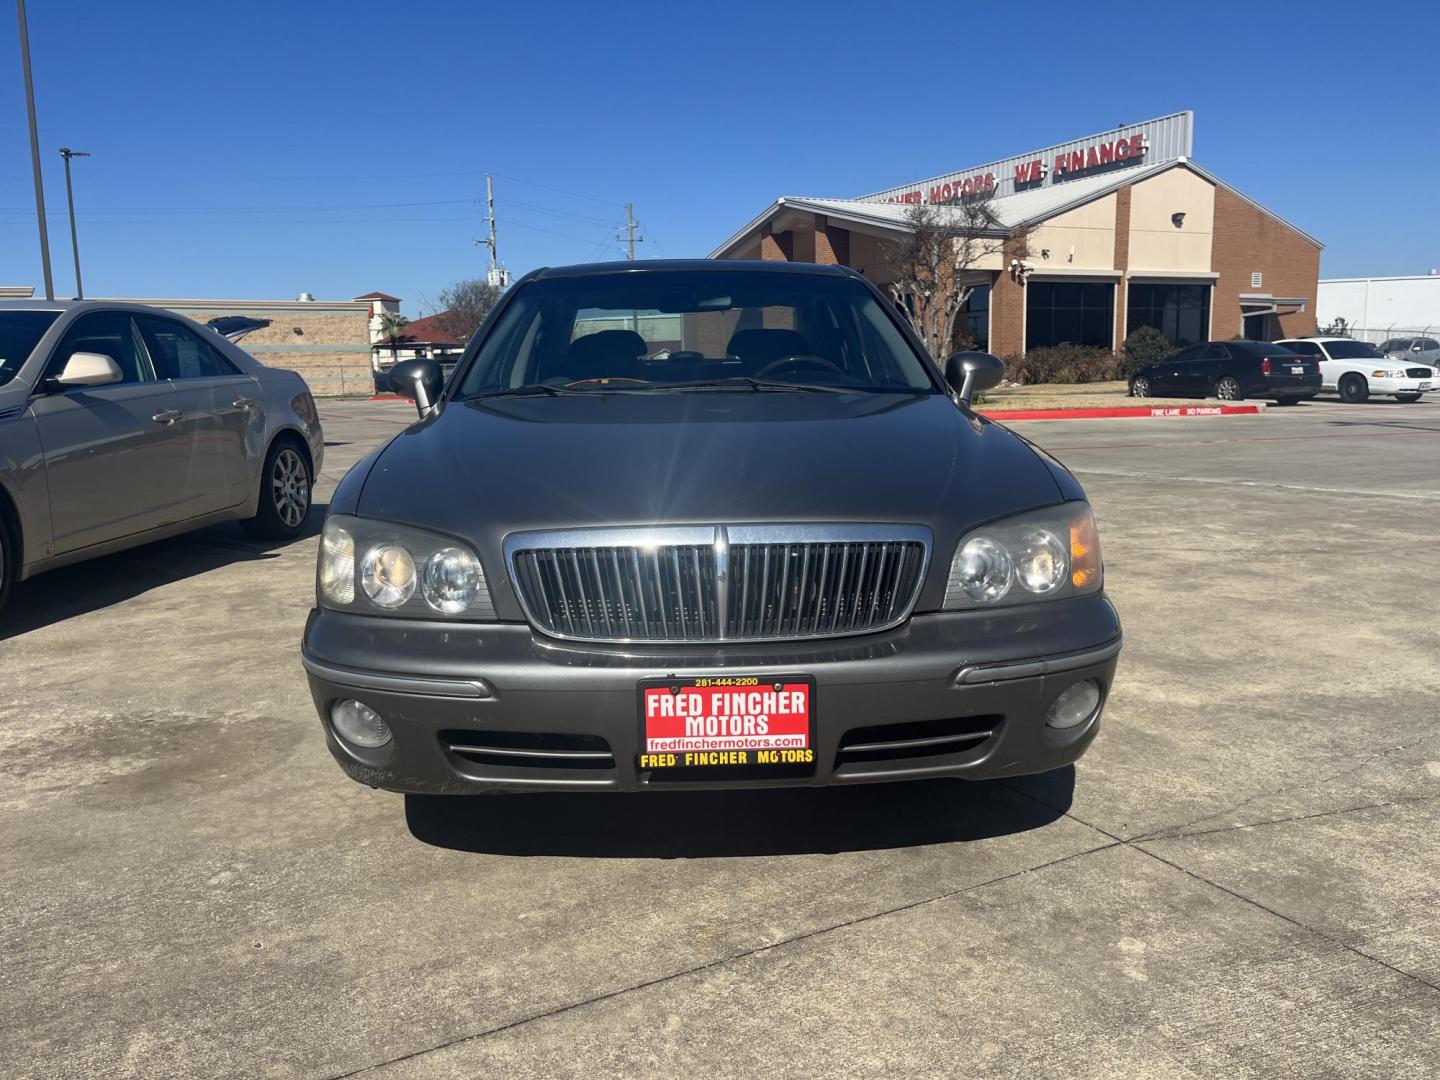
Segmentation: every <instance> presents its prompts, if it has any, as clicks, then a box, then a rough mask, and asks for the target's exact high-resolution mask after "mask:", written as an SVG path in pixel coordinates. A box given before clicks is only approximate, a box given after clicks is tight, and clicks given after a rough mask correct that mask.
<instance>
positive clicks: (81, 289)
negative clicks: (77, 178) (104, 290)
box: [60, 146, 90, 300]
mask: <svg viewBox="0 0 1440 1080" xmlns="http://www.w3.org/2000/svg"><path fill="white" fill-rule="evenodd" d="M60 156H61V157H62V158H64V159H65V202H66V203H67V204H69V206H70V250H71V251H72V252H73V253H74V254H75V299H76V300H84V299H85V286H84V285H83V284H82V283H81V281H80V238H79V236H78V235H77V234H76V232H75V189H74V188H72V187H71V186H70V159H71V158H77V157H89V156H90V155H89V154H87V153H86V152H85V151H84V150H71V149H70V148H69V147H68V146H62V147H60Z"/></svg>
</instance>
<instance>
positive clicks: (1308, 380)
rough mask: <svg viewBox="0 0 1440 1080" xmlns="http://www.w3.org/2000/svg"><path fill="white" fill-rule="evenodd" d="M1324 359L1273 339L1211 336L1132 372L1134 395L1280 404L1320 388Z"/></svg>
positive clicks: (1290, 401) (1312, 394)
mask: <svg viewBox="0 0 1440 1080" xmlns="http://www.w3.org/2000/svg"><path fill="white" fill-rule="evenodd" d="M1320 382H1321V377H1320V365H1319V364H1318V363H1317V362H1316V360H1315V358H1314V357H1313V356H1300V355H1299V354H1298V353H1295V352H1292V351H1291V350H1290V349H1287V348H1285V347H1284V346H1283V345H1272V344H1270V343H1269V342H1268V341H1207V342H1204V343H1202V344H1200V345H1191V346H1190V347H1189V348H1188V349H1182V350H1181V351H1180V352H1178V353H1176V354H1175V355H1174V356H1172V357H1170V359H1168V360H1160V361H1157V362H1156V363H1154V364H1146V365H1145V366H1144V367H1143V368H1141V369H1140V370H1139V371H1137V372H1136V373H1135V374H1134V375H1132V376H1131V377H1130V396H1131V397H1137V398H1144V397H1214V398H1219V399H1220V400H1221V401H1240V400H1241V399H1243V398H1274V399H1275V401H1276V402H1278V403H1279V404H1281V405H1293V404H1295V402H1297V401H1303V400H1305V399H1306V398H1313V397H1314V396H1315V395H1316V394H1318V393H1319V392H1320Z"/></svg>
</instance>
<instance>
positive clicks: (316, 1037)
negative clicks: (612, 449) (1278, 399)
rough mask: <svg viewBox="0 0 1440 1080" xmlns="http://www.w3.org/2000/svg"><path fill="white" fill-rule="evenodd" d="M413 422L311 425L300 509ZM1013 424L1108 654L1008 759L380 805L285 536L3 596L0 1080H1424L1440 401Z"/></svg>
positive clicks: (112, 567)
mask: <svg viewBox="0 0 1440 1080" xmlns="http://www.w3.org/2000/svg"><path fill="white" fill-rule="evenodd" d="M411 415H412V412H411V410H410V407H409V406H408V405H405V404H399V403H371V402H345V403H337V404H331V405H328V406H326V407H325V409H324V419H325V425H326V434H327V438H328V440H329V443H330V446H329V449H328V450H327V462H326V470H325V476H324V481H325V486H324V487H323V488H322V489H321V491H320V492H319V493H318V498H319V500H320V502H322V503H323V501H324V500H325V498H326V494H327V492H328V490H329V489H331V488H333V485H334V483H335V481H336V480H338V478H339V477H340V476H341V475H342V473H343V471H344V470H345V468H347V467H348V465H349V464H350V463H352V462H354V461H355V460H357V459H358V458H359V457H360V456H362V455H363V454H364V453H365V452H366V451H368V450H369V449H370V448H371V447H372V446H374V445H375V444H376V443H377V442H379V441H380V440H382V439H384V438H385V437H386V436H387V435H388V434H390V433H391V432H393V431H395V430H398V429H399V428H400V427H401V426H403V425H404V424H405V423H407V422H408V420H409V419H410V417H411ZM1017 427H1020V428H1022V429H1023V430H1024V433H1025V434H1026V435H1027V436H1028V437H1030V438H1033V439H1035V440H1037V441H1038V442H1040V443H1041V444H1042V445H1044V446H1046V447H1047V448H1049V449H1050V450H1051V451H1052V452H1053V453H1055V454H1056V455H1057V456H1058V457H1059V458H1060V459H1061V460H1063V461H1065V462H1066V463H1067V464H1068V465H1070V466H1071V467H1072V468H1073V469H1075V470H1076V472H1077V473H1078V475H1079V476H1080V478H1081V480H1082V481H1083V482H1084V483H1085V484H1086V487H1087V489H1088V491H1089V493H1090V496H1091V499H1092V501H1093V503H1094V506H1095V509H1096V514H1097V517H1098V519H1099V522H1100V526H1101V530H1102V538H1103V542H1104V545H1105V555H1106V563H1107V574H1108V587H1109V591H1110V593H1111V595H1112V596H1113V598H1114V599H1115V602H1116V604H1117V605H1118V606H1119V608H1120V612H1121V616H1122V618H1123V619H1124V622H1125V628H1126V634H1127V644H1126V650H1125V652H1124V654H1123V655H1122V657H1121V664H1120V672H1119V675H1118V682H1117V685H1116V687H1115V690H1114V693H1113V696H1112V697H1111V700H1110V705H1109V709H1108V712H1107V714H1106V721H1105V728H1104V730H1103V731H1102V733H1101V735H1100V738H1099V739H1098V741H1097V742H1096V744H1095V746H1094V748H1093V749H1092V750H1091V752H1090V754H1089V755H1088V756H1087V757H1086V758H1085V759H1084V760H1083V761H1082V762H1081V763H1080V765H1079V766H1078V767H1077V768H1076V769H1074V770H1068V771H1066V772H1064V773H1062V774H1058V775H1049V776H1044V777H1038V778H1033V779H1030V780H1027V781H1021V782H1003V783H1002V782H996V783H985V784H965V783H961V782H933V783H925V784H912V785H901V786H889V787H875V788H865V789H845V790H837V791H770V792H761V793H754V794H736V793H716V794H714V795H708V794H682V793H674V792H672V793H666V794H647V795H640V796H620V795H613V796H600V797H570V796H565V797H544V796H528V797H505V798H487V799H477V800H458V801H456V802H455V804H454V805H453V806H449V807H448V808H442V809H440V810H436V809H435V808H434V807H433V806H428V805H427V807H425V808H417V809H415V810H414V811H413V812H412V813H411V814H410V815H409V816H408V817H407V813H406V806H405V803H404V800H403V799H402V798H401V797H400V796H397V795H392V794H387V793H384V792H378V791H372V790H369V789H367V788H363V787H360V786H358V785H356V784H354V783H352V782H351V781H349V780H348V779H346V778H345V777H344V776H343V775H342V774H341V773H340V770H339V769H338V768H337V767H336V766H335V765H334V764H333V762H332V761H331V759H330V757H329V755H328V753H327V752H326V750H325V747H324V744H323V741H322V738H321V734H320V730H319V726H318V722H317V720H316V719H315V716H314V714H313V709H312V706H311V703H310V699H309V696H308V693H307V691H306V687H305V682H304V679H303V677H302V673H301V669H300V666H299V662H298V655H297V646H298V641H299V636H300V631H301V628H302V625H303V623H304V619H305V614H306V611H307V610H308V608H309V607H310V605H311V601H312V578H313V560H314V554H315V543H316V542H315V538H314V535H313V534H312V535H311V536H310V537H308V538H307V539H304V540H302V541H300V542H297V543H295V544H292V545H289V546H288V547H279V548H273V549H271V548H265V547H263V546H261V545H257V544H254V543H251V542H249V541H247V540H245V539H244V538H243V537H242V535H241V534H240V533H239V532H238V530H235V529H233V528H228V527H226V528H216V529H211V530H207V531H205V532H202V533H198V534H195V535H193V536H190V537H186V538H182V539H178V540H175V541H171V542H166V543H162V544H156V545H152V546H150V547H146V548H142V549H139V550H136V551H133V552H129V553H125V554H121V555H117V556H113V557H110V558H106V559H102V560H99V561H97V562H94V563H90V564H87V565H83V566H78V567H74V568H71V569H66V570H61V571H57V572H55V573H52V574H49V575H46V576H44V577H41V578H37V579H35V580H34V581H32V582H29V583H27V584H26V585H24V586H22V587H21V588H20V589H19V590H18V591H17V594H16V596H15V598H14V603H13V606H12V608H11V610H10V611H9V613H8V615H7V621H5V622H3V623H0V671H3V674H4V679H3V682H0V836H3V838H4V839H3V843H0V895H3V903H0V1075H4V1076H7V1077H8V1076H14V1077H62V1076H63V1077H75V1076H104V1077H112V1076H113V1077H162V1076H164V1077H168V1076H187V1077H189V1076H194V1077H211V1076H245V1077H252V1076H274V1077H316V1078H330V1077H341V1076H350V1075H354V1074H355V1073H366V1074H367V1075H373V1076H376V1077H386V1078H389V1077H427V1078H429V1077H478V1076H520V1075H545V1076H577V1077H578V1076H586V1077H589V1076H599V1075H657V1076H674V1075H683V1074H688V1075H732V1076H753V1075H758V1074H762V1073H763V1074H765V1075H767V1076H771V1077H780V1076H816V1075H848V1076H886V1077H889V1076H908V1075H924V1076H947V1077H948V1076H961V1075H969V1076H977V1075H978V1076H1015V1077H1021V1076H1024V1077H1086V1076H1095V1077H1099V1076H1144V1077H1159V1076H1163V1077H1197V1076H1206V1077H1210V1076H1223V1077H1257V1078H1258V1077H1266V1078H1269V1077H1277V1076H1304V1077H1342V1076H1343V1077H1352V1076H1375V1077H1407V1076H1413V1077H1432V1076H1435V1075H1437V1074H1440V915H1437V912H1440V874H1437V869H1440V726H1437V718H1440V621H1437V618H1436V612H1437V610H1440V545H1437V541H1436V535H1437V531H1440V530H1437V527H1440V400H1433V401H1425V402H1422V403H1419V404H1416V405H1398V404H1392V403H1385V402H1375V403H1372V404H1369V405H1365V406H1351V407H1346V406H1342V405H1340V404H1338V403H1335V402H1318V403H1314V404H1309V405H1302V406H1298V407H1295V408H1291V409H1272V410H1270V412H1269V413H1268V414H1266V415H1263V416H1257V417H1226V418H1214V419H1209V418H1207V419H1167V420H1114V421H1078V422H1058V423H1032V424H1029V425H1017ZM496 467H497V468H503V462H497V463H496ZM718 512H723V508H721V510H720V511H718Z"/></svg>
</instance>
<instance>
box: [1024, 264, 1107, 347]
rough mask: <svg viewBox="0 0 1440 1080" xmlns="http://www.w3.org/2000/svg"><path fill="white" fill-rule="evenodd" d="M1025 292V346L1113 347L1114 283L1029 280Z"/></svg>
mask: <svg viewBox="0 0 1440 1080" xmlns="http://www.w3.org/2000/svg"><path fill="white" fill-rule="evenodd" d="M1025 294H1026V295H1025V348H1026V349H1043V348H1046V347H1048V346H1051V345H1089V346H1093V347H1095V348H1099V349H1111V348H1114V347H1115V286H1114V285H1112V284H1110V283H1109V282H1108V281H1032V282H1030V283H1029V284H1028V285H1026V287H1025Z"/></svg>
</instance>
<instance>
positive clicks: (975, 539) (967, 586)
mask: <svg viewBox="0 0 1440 1080" xmlns="http://www.w3.org/2000/svg"><path fill="white" fill-rule="evenodd" d="M1102 580H1103V573H1102V566H1101V562H1100V539H1099V536H1098V535H1097V534H1096V532H1095V518H1094V515H1092V514H1091V513H1090V505H1089V503H1083V502H1069V503H1064V504H1062V505H1060V506H1052V507H1049V508H1048V509H1045V510H1034V511H1031V512H1029V513H1026V514H1017V515H1015V516H1014V517H1009V518H1005V519H1003V520H1001V521H997V522H994V523H993V524H990V525H986V526H983V527H981V528H979V529H976V530H975V531H974V532H971V533H969V534H968V535H966V536H964V537H963V538H962V539H961V540H960V544H959V546H958V547H957V548H956V550H955V558H954V560H953V561H952V562H951V564H950V579H949V581H948V582H947V583H946V587H945V607H946V609H947V610H952V611H953V610H957V609H965V608H977V607H991V606H1001V605H1006V604H1028V603H1035V602H1036V601H1040V600H1059V599H1063V598H1065V597H1068V596H1083V595H1085V594H1086V593H1093V592H1098V591H1099V590H1100V586H1101V583H1102Z"/></svg>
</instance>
